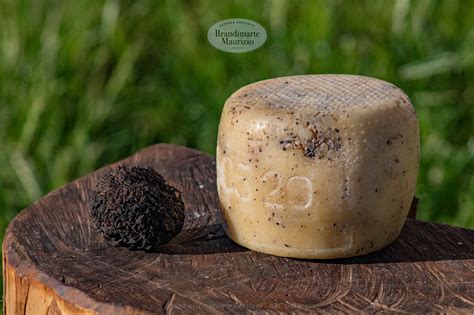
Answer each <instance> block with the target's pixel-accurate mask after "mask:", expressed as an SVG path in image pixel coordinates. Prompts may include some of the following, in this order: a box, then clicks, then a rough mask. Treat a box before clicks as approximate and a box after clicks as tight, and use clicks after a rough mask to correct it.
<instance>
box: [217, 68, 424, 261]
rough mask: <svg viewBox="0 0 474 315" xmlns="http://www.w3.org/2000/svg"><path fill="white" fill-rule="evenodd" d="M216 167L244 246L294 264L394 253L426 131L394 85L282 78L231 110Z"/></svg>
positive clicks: (232, 229) (229, 224)
mask: <svg viewBox="0 0 474 315" xmlns="http://www.w3.org/2000/svg"><path fill="white" fill-rule="evenodd" d="M216 160H217V188H218V193H219V199H220V205H221V209H222V213H223V215H224V217H225V222H226V224H225V226H224V227H225V231H226V233H227V235H228V236H229V237H230V238H231V239H232V240H234V241H235V242H237V243H238V244H240V245H242V246H245V247H247V248H250V249H252V250H256V251H260V252H264V253H269V254H274V255H278V256H286V257H298V258H319V259H321V258H338V257H349V256H356V255H362V254H366V253H369V252H372V251H375V250H378V249H380V248H382V247H384V246H386V245H388V244H390V243H391V242H392V241H393V240H395V238H396V237H397V236H398V235H399V233H400V231H401V229H402V227H403V224H404V222H405V220H406V217H407V214H408V211H409V207H410V204H411V200H412V198H413V196H414V192H415V186H416V179H417V174H418V164H419V127H418V121H417V118H416V114H415V110H414V108H413V106H412V104H411V103H410V101H409V99H408V97H407V96H406V95H405V93H403V92H402V91H401V90H400V89H399V88H397V87H395V86H394V85H392V84H390V83H387V82H385V81H381V80H378V79H374V78H368V77H363V76H353V75H302V76H290V77H281V78H275V79H270V80H265V81H261V82H257V83H254V84H250V85H247V86H245V87H243V88H241V89H239V90H238V91H237V92H235V93H234V94H232V95H231V96H230V97H229V99H228V100H227V101H226V103H225V105H224V108H223V111H222V116H221V120H220V124H219V134H218V141H217V153H216Z"/></svg>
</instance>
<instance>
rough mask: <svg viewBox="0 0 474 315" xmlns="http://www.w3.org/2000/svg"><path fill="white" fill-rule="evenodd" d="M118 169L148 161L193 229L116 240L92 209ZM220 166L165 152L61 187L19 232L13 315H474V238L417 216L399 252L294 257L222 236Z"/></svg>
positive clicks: (11, 232)
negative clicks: (146, 242) (95, 220)
mask: <svg viewBox="0 0 474 315" xmlns="http://www.w3.org/2000/svg"><path fill="white" fill-rule="evenodd" d="M119 164H126V165H136V164H141V165H148V166H153V167H154V168H156V169H157V170H158V171H159V172H160V173H162V174H163V176H164V177H165V179H166V180H167V182H168V183H169V184H171V185H173V186H175V187H176V188H178V189H179V190H180V191H181V192H182V196H183V199H184V201H185V206H186V221H185V226H184V229H183V231H182V232H181V233H180V234H179V235H178V237H177V238H175V239H174V240H173V241H172V243H170V244H168V245H166V246H163V247H162V249H161V250H160V251H159V252H156V253H145V252H142V251H129V250H127V249H125V248H117V247H111V246H109V245H108V244H106V243H105V242H104V241H103V240H102V239H101V238H100V237H99V236H98V235H97V234H96V233H95V230H94V229H93V228H92V226H91V222H90V218H89V212H88V207H87V202H88V198H89V193H90V191H91V189H92V188H93V187H94V185H95V183H96V181H97V180H98V178H99V177H100V176H101V175H102V174H104V173H105V172H108V171H110V170H111V168H113V167H117V165H119ZM215 178H216V174H215V160H214V158H213V157H211V156H209V155H206V154H203V153H201V152H199V151H196V150H192V149H188V148H184V147H179V146H175V145H166V144H160V145H155V146H151V147H149V148H147V149H144V150H142V151H140V152H138V153H136V154H135V155H133V156H131V157H129V158H127V159H125V160H123V161H120V162H118V163H115V164H113V165H111V166H107V167H104V168H102V169H100V170H98V171H96V172H93V173H91V174H89V175H87V176H85V177H82V178H80V179H78V180H76V181H74V182H72V183H70V184H68V185H66V186H64V187H63V188H60V189H58V190H56V191H54V192H52V193H50V194H48V195H47V196H45V197H44V198H42V199H41V200H39V201H37V202H36V203H34V204H33V205H31V206H30V207H28V208H27V209H25V210H23V211H22V212H21V213H20V214H19V215H18V216H17V217H16V218H15V219H14V220H13V221H12V222H11V224H10V225H9V228H8V230H7V232H6V235H5V240H4V243H3V259H4V277H5V278H4V299H5V300H4V301H5V303H4V312H5V314H23V313H28V312H34V313H35V314H40V313H44V314H50V313H53V314H54V313H55V312H56V313H60V312H73V313H85V314H93V313H103V314H117V313H127V314H141V313H171V312H173V311H174V312H175V313H197V312H199V313H203V312H204V313H216V314H217V313H222V312H224V311H225V312H228V313H242V312H243V311H246V312H250V313H251V312H255V313H260V312H261V311H263V310H265V311H268V312H292V311H294V312H307V313H315V312H316V313H321V312H338V313H339V312H343V313H354V312H378V311H388V312H408V313H424V312H443V313H445V312H455V313H473V312H474V231H473V230H468V229H462V228H457V227H452V226H447V225H441V224H433V223H428V222H421V221H417V220H414V219H408V220H407V222H406V225H405V227H404V229H403V231H402V233H401V235H400V237H399V238H398V239H397V240H396V241H395V242H394V243H393V244H392V245H390V246H389V247H387V248H385V249H383V250H381V251H378V252H375V253H373V254H369V255H366V256H362V257H357V258H350V259H336V260H304V259H290V258H282V257H276V256H271V255H267V254H262V253H257V252H254V251H251V250H248V249H246V248H243V247H241V246H239V245H237V244H235V243H233V242H232V241H231V240H230V239H229V238H228V237H227V236H226V235H225V234H224V232H223V230H222V227H221V224H222V222H223V221H222V220H223V219H222V216H221V214H220V212H219V207H218V198H217V191H216V182H215V181H216V179H215Z"/></svg>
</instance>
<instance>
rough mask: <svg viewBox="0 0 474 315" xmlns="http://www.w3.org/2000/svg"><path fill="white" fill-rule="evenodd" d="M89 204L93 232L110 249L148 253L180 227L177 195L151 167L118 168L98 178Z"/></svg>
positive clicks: (181, 205) (181, 206)
mask: <svg viewBox="0 0 474 315" xmlns="http://www.w3.org/2000/svg"><path fill="white" fill-rule="evenodd" d="M90 200H91V201H90V214H91V217H92V221H93V222H94V225H95V227H96V229H97V231H98V232H99V234H101V235H102V236H103V237H104V238H105V239H106V240H108V241H109V242H111V243H112V245H114V246H125V247H128V248H129V249H132V250H146V251H149V250H152V249H153V248H154V247H155V246H156V245H159V244H164V243H167V242H169V241H170V240H171V239H172V238H173V237H174V236H176V235H177V234H178V233H179V232H180V231H181V229H182V227H183V224H184V217H185V215H184V203H183V200H182V199H181V193H180V192H179V191H178V190H176V189H175V188H174V187H171V186H169V185H167V184H166V182H165V180H164V179H163V177H162V176H161V175H160V174H159V173H158V172H157V171H156V170H155V169H153V168H151V167H141V166H131V167H127V166H119V167H118V168H117V169H115V170H114V171H112V172H111V173H109V174H106V175H104V176H103V177H102V178H100V180H99V182H98V183H97V186H96V189H95V191H93V193H92V195H91V198H90Z"/></svg>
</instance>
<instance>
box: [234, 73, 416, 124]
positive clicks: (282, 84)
mask: <svg viewBox="0 0 474 315" xmlns="http://www.w3.org/2000/svg"><path fill="white" fill-rule="evenodd" d="M229 99H230V100H231V101H232V102H233V103H234V104H240V105H242V106H245V105H246V106H252V107H253V108H254V109H256V108H264V109H265V108H267V109H281V110H297V111H300V112H305V113H310V114H313V115H320V114H336V113H350V112H354V111H361V110H364V109H368V110H373V109H380V107H383V106H392V105H393V104H392V103H391V101H393V100H400V101H402V102H404V103H405V104H409V103H410V102H409V100H408V97H407V96H406V95H405V93H403V91H402V90H400V89H399V88H398V87H396V86H395V85H393V84H391V83H388V82H385V81H382V80H378V79H375V78H369V77H364V76H357V75H338V74H326V75H301V76H290V77H281V78H275V79H270V80H264V81H260V82H256V83H253V84H249V85H247V86H245V87H243V88H241V89H239V90H238V91H237V92H235V93H234V94H233V95H232V96H231V97H230V98H229ZM407 108H412V107H411V105H410V106H408V107H407Z"/></svg>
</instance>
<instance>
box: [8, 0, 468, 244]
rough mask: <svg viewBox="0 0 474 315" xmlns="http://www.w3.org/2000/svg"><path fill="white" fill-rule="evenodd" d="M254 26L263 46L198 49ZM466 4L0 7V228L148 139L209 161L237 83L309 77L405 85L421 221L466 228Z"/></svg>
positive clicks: (37, 1)
mask: <svg viewBox="0 0 474 315" xmlns="http://www.w3.org/2000/svg"><path fill="white" fill-rule="evenodd" d="M233 17H242V18H248V19H252V20H255V21H257V22H259V23H260V24H262V25H263V26H264V27H265V28H266V30H267V32H268V40H267V42H266V43H265V45H264V46H263V47H261V48H260V49H258V50H256V51H253V52H249V53H245V54H230V53H224V52H221V51H218V50H216V49H214V48H213V47H212V46H211V45H210V44H209V43H208V42H207V37H206V35H207V30H208V28H209V27H210V26H211V25H213V24H214V23H215V22H217V21H219V20H222V19H226V18H233ZM473 21H474V1H461V0H458V1H456V0H446V1H434V0H433V1H430V0H420V1H408V0H401V1H396V2H395V1H344V2H343V1H244V0H239V1H176V0H174V1H155V0H145V1H97V0H93V1H92V0H90V1H89V0H81V1H46V0H31V1H20V0H0V87H1V92H0V188H1V189H0V235H3V233H4V230H5V228H6V226H7V224H8V222H9V221H10V220H11V219H12V218H13V217H14V215H15V214H16V213H17V212H18V211H20V210H21V209H23V208H24V207H26V206H28V205H29V204H30V203H32V202H33V201H35V200H37V199H38V198H40V197H41V196H42V195H44V194H46V193H47V192H49V191H51V190H53V189H55V188H58V187H60V186H61V185H64V184H65V183H67V182H68V181H71V180H72V179H75V178H77V177H79V176H82V175H85V174H87V173H88V172H90V171H92V170H94V169H96V168H99V167H101V166H103V165H105V164H107V163H110V162H113V161H116V160H118V159H121V158H124V157H126V156H127V155H129V154H131V153H133V152H135V151H136V150H138V149H141V148H144V147H146V146H148V145H151V144H153V143H158V142H170V143H177V144H180V145H186V146H190V147H195V148H199V149H201V150H204V151H206V152H208V153H211V154H213V153H214V150H215V143H216V133H217V126H218V121H219V116H220V111H221V108H222V106H223V104H224V101H225V100H226V98H227V97H228V96H229V95H230V94H231V93H232V92H233V91H235V90H237V89H238V88H240V87H242V86H244V85H246V84H249V83H251V82H255V81H258V80H262V79H267V78H271V77H277V76H283V75H291V74H310V73H351V74H362V75H368V76H374V77H377V78H381V79H384V80H387V81H390V82H393V83H394V84H396V85H398V86H399V87H401V88H402V89H403V90H405V91H406V93H407V94H408V95H409V97H410V98H411V100H412V101H413V103H414V105H415V107H416V110H417V113H418V117H419V120H420V125H421V141H422V155H421V156H422V159H421V168H420V175H419V180H418V188H417V194H418V196H419V197H420V198H421V202H420V209H419V218H420V219H424V220H431V221H436V222H443V223H449V224H455V225H459V226H464V227H470V228H474V214H473V209H474V176H473V171H474V162H473V157H474V127H473V126H474V123H473V121H474V119H473V118H474V106H473V105H474V104H473V102H474V85H473V82H474V23H473Z"/></svg>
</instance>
